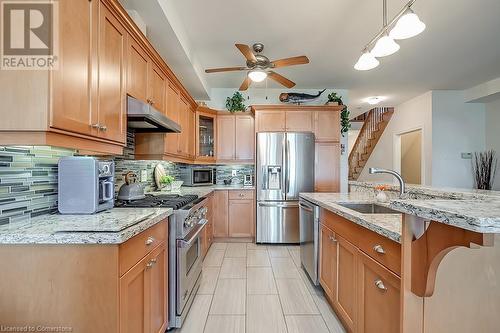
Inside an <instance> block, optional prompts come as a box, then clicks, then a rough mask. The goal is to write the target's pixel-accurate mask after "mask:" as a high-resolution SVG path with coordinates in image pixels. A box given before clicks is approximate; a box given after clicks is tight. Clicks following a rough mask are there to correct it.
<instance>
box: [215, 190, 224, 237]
mask: <svg viewBox="0 0 500 333" xmlns="http://www.w3.org/2000/svg"><path fill="white" fill-rule="evenodd" d="M227 205H228V193H227V191H215V193H214V203H213V206H214V207H215V208H214V215H213V228H214V237H227V235H228V216H227V210H228V207H227Z"/></svg>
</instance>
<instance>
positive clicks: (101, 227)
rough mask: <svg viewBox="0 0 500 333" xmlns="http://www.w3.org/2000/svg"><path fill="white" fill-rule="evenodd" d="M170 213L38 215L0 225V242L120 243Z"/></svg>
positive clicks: (124, 210) (165, 210) (120, 211)
mask: <svg viewBox="0 0 500 333" xmlns="http://www.w3.org/2000/svg"><path fill="white" fill-rule="evenodd" d="M172 212H173V210H172V209H171V208H113V209H110V210H107V211H104V212H101V213H97V214H93V215H61V214H51V215H42V216H38V217H35V218H32V219H29V220H27V221H22V222H16V223H11V224H6V225H3V226H0V244H121V243H123V242H125V241H127V240H128V239H130V238H132V237H134V236H135V235H137V234H139V233H141V232H142V231H144V230H146V229H148V228H150V227H152V226H153V225H155V224H157V223H159V222H161V221H163V220H164V219H166V218H167V217H168V216H170V215H171V214H172Z"/></svg>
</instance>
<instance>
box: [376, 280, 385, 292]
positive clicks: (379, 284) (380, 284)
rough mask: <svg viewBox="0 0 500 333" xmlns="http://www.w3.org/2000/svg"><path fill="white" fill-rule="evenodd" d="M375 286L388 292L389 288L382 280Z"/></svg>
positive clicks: (377, 281)
mask: <svg viewBox="0 0 500 333" xmlns="http://www.w3.org/2000/svg"><path fill="white" fill-rule="evenodd" d="M375 286H377V288H378V289H380V290H382V291H384V292H385V291H387V287H386V286H385V285H384V282H383V281H382V280H380V279H378V280H375Z"/></svg>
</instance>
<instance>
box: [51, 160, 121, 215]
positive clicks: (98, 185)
mask: <svg viewBox="0 0 500 333" xmlns="http://www.w3.org/2000/svg"><path fill="white" fill-rule="evenodd" d="M114 195H115V164H114V162H113V161H101V160H98V159H96V158H94V157H83V156H67V157H63V158H61V159H60V160H59V163H58V194H57V196H58V201H57V205H58V209H59V213H61V214H94V213H97V212H100V211H103V210H106V209H110V208H113V206H114Z"/></svg>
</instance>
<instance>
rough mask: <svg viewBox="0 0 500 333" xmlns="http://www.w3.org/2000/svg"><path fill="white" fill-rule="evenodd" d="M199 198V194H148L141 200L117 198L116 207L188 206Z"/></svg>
mask: <svg viewBox="0 0 500 333" xmlns="http://www.w3.org/2000/svg"><path fill="white" fill-rule="evenodd" d="M197 199H198V196H197V195H178V194H159V195H153V194H146V197H145V198H144V199H139V200H116V202H115V207H130V208H132V207H133V208H148V207H165V208H173V209H181V208H186V207H184V206H187V205H188V204H191V205H192V204H193V203H194V202H196V201H197Z"/></svg>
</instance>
